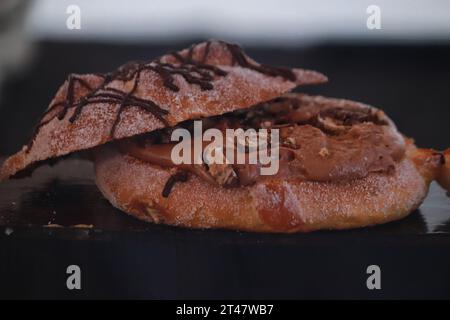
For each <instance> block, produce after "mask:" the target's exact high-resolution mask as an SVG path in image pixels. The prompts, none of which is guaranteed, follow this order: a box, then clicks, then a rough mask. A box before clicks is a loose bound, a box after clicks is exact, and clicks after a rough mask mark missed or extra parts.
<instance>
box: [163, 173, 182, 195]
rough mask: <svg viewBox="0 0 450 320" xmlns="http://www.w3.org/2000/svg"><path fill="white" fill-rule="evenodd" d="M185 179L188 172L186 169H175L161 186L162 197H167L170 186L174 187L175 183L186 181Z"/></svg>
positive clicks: (170, 189)
mask: <svg viewBox="0 0 450 320" xmlns="http://www.w3.org/2000/svg"><path fill="white" fill-rule="evenodd" d="M187 179H188V173H187V172H186V171H177V172H176V173H174V174H173V175H171V176H170V178H169V179H168V180H167V182H166V184H165V186H164V188H163V191H162V196H163V197H164V198H167V197H168V196H169V195H170V192H171V191H172V188H173V187H174V185H175V183H177V182H186V181H187Z"/></svg>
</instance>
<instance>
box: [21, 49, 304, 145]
mask: <svg viewBox="0 0 450 320" xmlns="http://www.w3.org/2000/svg"><path fill="white" fill-rule="evenodd" d="M212 43H213V42H212V41H208V42H206V44H205V47H204V50H203V55H202V57H201V59H199V61H197V60H194V59H193V55H194V50H195V48H196V47H197V46H196V45H194V46H191V47H190V48H189V49H188V51H187V54H184V55H183V54H181V53H179V52H171V53H170V55H171V56H172V57H174V58H175V59H176V60H177V61H178V63H176V64H171V63H167V62H162V58H160V59H157V60H154V61H151V62H148V63H142V62H136V61H133V62H129V63H127V64H125V65H123V66H121V67H120V68H118V70H116V71H115V72H112V73H107V74H96V75H97V76H98V77H101V78H102V81H101V83H100V84H99V85H98V86H97V87H95V88H93V87H92V86H91V85H90V84H89V83H88V82H87V81H86V80H84V79H83V78H81V77H79V76H76V75H70V76H69V78H68V85H67V93H66V96H65V99H64V100H63V101H59V102H56V103H54V104H52V105H51V106H50V107H49V108H48V109H47V110H46V111H45V112H44V114H43V115H42V117H41V118H40V121H39V123H38V125H37V126H36V127H35V129H34V131H33V133H32V136H31V138H30V140H29V142H28V145H27V149H26V152H29V151H30V150H31V148H32V146H33V143H34V140H35V138H36V136H37V134H38V133H39V130H40V128H41V127H43V126H44V125H46V124H47V123H49V122H50V121H52V120H53V119H54V118H57V119H58V120H63V119H64V118H65V116H66V115H67V112H68V111H69V109H72V108H75V110H74V112H73V114H72V116H71V117H70V118H69V122H70V123H74V122H75V121H76V120H77V119H78V118H79V116H80V115H81V113H82V111H83V108H84V107H85V106H87V105H90V104H95V103H109V104H118V106H119V107H118V111H117V114H116V118H115V120H114V122H113V124H112V126H111V130H110V137H111V138H113V137H114V133H115V130H116V127H117V125H118V123H119V122H120V119H121V114H122V112H123V111H124V110H126V109H127V107H130V106H133V107H137V108H140V109H141V110H144V111H146V112H148V113H151V114H152V115H153V116H155V117H156V118H157V119H158V120H159V121H161V122H162V123H163V124H164V125H165V126H166V127H167V126H169V124H168V122H167V120H166V119H165V116H166V115H167V114H168V111H167V110H166V109H164V108H162V107H160V106H158V105H157V104H156V103H155V102H153V101H152V100H149V99H143V98H139V97H137V96H136V95H135V93H136V91H137V89H138V88H139V83H140V79H141V73H142V71H144V70H151V71H153V72H155V73H157V74H158V75H159V76H160V77H161V79H162V81H163V84H164V86H165V87H166V88H168V89H169V90H172V91H174V92H178V91H179V90H180V88H179V87H178V86H177V85H176V84H175V78H174V76H175V75H180V76H181V77H183V78H184V79H185V81H186V82H188V83H190V84H194V85H198V86H199V87H200V88H201V90H212V89H213V88H214V86H213V84H212V81H213V80H214V78H215V77H217V76H218V77H224V76H226V75H227V72H225V71H224V70H222V69H220V68H218V67H217V66H214V65H211V64H207V63H206V61H207V59H208V55H209V54H210V48H211V44H212ZM215 43H220V44H221V45H225V46H226V48H227V49H228V51H229V52H230V54H231V56H232V65H235V64H236V63H237V64H238V65H240V66H241V67H244V68H248V69H252V70H255V71H257V72H260V73H262V74H265V75H268V76H281V77H283V78H285V79H287V80H291V81H295V80H296V76H295V74H294V73H293V72H292V70H290V69H288V68H281V67H270V66H267V65H262V64H260V65H258V64H255V63H251V62H250V61H249V60H248V59H247V57H246V55H245V53H244V51H243V50H242V48H240V47H239V46H238V45H236V44H230V43H226V42H215ZM114 80H120V81H124V82H126V81H131V80H133V81H134V84H133V87H132V89H131V90H130V91H129V92H124V91H121V90H118V89H115V88H110V87H108V84H109V83H111V82H112V81H114ZM76 86H81V87H83V88H84V89H86V90H88V94H86V95H85V96H84V97H81V98H79V99H78V100H77V99H76V97H75V93H76ZM50 114H51V115H50Z"/></svg>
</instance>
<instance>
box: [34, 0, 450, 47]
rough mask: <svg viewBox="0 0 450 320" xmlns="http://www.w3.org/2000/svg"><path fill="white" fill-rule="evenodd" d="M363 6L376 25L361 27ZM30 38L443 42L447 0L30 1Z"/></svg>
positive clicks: (448, 31) (449, 14)
mask: <svg viewBox="0 0 450 320" xmlns="http://www.w3.org/2000/svg"><path fill="white" fill-rule="evenodd" d="M69 5H77V6H79V8H80V9H81V30H69V29H68V28H67V27H66V19H67V17H68V15H67V14H66V8H67V6H69ZM369 5H377V6H378V7H379V8H380V9H381V30H369V29H368V28H367V26H366V20H367V17H368V14H367V13H366V9H367V7H368V6H369ZM27 31H28V32H29V35H30V36H31V37H32V38H33V39H39V40H40V39H61V40H67V41H71V40H94V41H109V42H111V41H112V42H170V41H173V40H176V39H184V38H220V39H228V40H233V41H238V42H241V43H250V44H263V45H271V44H275V45H302V44H304V45H307V44H312V43H317V42H323V41H342V40H344V41H353V40H354V41H361V40H364V41H369V42H370V41H376V42H379V41H381V42H383V41H395V42H402V41H404V42H423V41H426V42H442V41H448V40H449V39H450V1H448V0H396V1H392V0H371V1H366V0H345V1H344V0H316V1H310V0H309V1H307V0H277V1H265V0H226V1H219V0H216V1H214V0H191V1H187V0H153V1H152V0H130V1H125V0H36V1H35V2H34V3H33V5H32V8H31V10H30V13H29V17H28V21H27Z"/></svg>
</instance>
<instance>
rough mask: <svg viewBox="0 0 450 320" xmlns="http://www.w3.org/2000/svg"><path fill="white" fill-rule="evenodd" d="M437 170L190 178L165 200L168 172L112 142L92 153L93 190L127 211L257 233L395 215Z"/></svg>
mask: <svg viewBox="0 0 450 320" xmlns="http://www.w3.org/2000/svg"><path fill="white" fill-rule="evenodd" d="M409 148H411V149H414V148H415V147H414V146H412V145H410V146H409ZM436 168H437V166H435V167H433V168H431V166H430V167H428V168H418V167H417V166H416V164H415V161H414V159H412V158H410V157H406V158H405V159H404V160H402V161H401V162H400V163H398V165H397V167H396V168H395V171H394V173H393V174H386V173H371V174H369V175H368V176H367V177H366V178H363V179H356V180H351V181H342V182H311V181H301V180H298V179H297V180H295V179H287V180H280V179H278V180H270V181H261V182H260V183H257V184H256V185H253V186H250V187H241V188H235V189H225V188H221V187H216V186H213V185H211V184H209V183H207V182H205V181H203V180H201V179H199V178H198V177H197V176H195V175H190V176H189V180H188V181H187V182H184V183H178V184H176V185H175V187H174V188H173V190H172V192H171V194H170V196H169V197H168V198H164V197H162V195H161V190H162V189H163V187H164V184H165V182H166V181H167V179H168V178H169V176H170V175H171V173H173V172H174V171H173V169H166V168H162V167H158V166H154V165H151V164H149V163H146V162H142V161H140V160H138V159H135V158H133V157H130V156H128V155H124V154H121V153H119V152H118V151H116V149H115V148H114V146H106V147H101V148H99V149H97V150H96V151H95V170H96V182H97V185H98V187H99V189H100V190H101V191H102V193H103V194H104V196H105V197H106V198H107V199H108V200H109V201H110V202H111V203H112V204H113V205H114V206H115V207H117V208H119V209H121V210H123V211H125V212H127V213H128V214H130V215H132V216H134V217H136V218H139V219H141V220H145V221H148V222H154V223H163V224H169V225H175V226H184V227H189V228H224V229H234V230H245V231H255V232H283V233H292V232H308V231H313V230H319V229H348V228H356V227H364V226H369V225H374V224H380V223H385V222H389V221H392V220H397V219H400V218H402V217H404V216H406V215H408V214H409V213H411V212H412V211H413V210H414V209H416V208H417V207H418V206H419V205H420V203H421V202H422V201H423V199H424V198H425V196H426V194H427V191H428V186H429V183H430V182H431V180H430V178H431V177H432V176H433V175H434V174H435V173H434V171H436ZM130 177H131V178H130Z"/></svg>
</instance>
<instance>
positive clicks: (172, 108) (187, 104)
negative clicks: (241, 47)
mask: <svg viewBox="0 0 450 320" xmlns="http://www.w3.org/2000/svg"><path fill="white" fill-rule="evenodd" d="M206 45H207V44H206V43H201V44H198V45H196V46H194V47H193V48H194V49H193V51H192V54H193V56H192V58H193V59H194V60H200V59H202V58H203V56H204V53H205V47H206ZM187 53H188V50H187V49H185V50H182V51H180V54H182V55H186V54H187ZM247 59H248V61H253V60H251V59H250V58H248V57H247ZM160 61H162V62H170V63H176V62H177V61H176V59H175V58H174V57H173V56H172V55H165V56H163V57H161V58H160ZM204 62H205V63H207V64H211V65H214V66H219V67H220V68H221V69H222V70H224V71H226V72H227V75H226V76H223V77H216V78H215V79H214V80H213V81H212V83H213V85H214V88H213V89H212V90H202V89H201V88H200V87H199V86H198V85H195V84H189V83H187V82H186V80H185V79H184V78H183V77H181V76H179V75H175V84H176V85H177V86H178V87H179V91H178V92H175V91H172V90H169V89H168V88H167V87H165V85H164V83H163V80H162V78H161V76H160V75H158V74H157V73H155V72H154V71H151V70H144V71H142V73H141V75H140V85H139V86H138V87H137V89H136V91H135V92H134V94H133V95H134V96H136V97H139V98H142V99H146V100H147V99H149V100H151V101H153V102H154V103H156V104H157V105H158V106H161V107H162V108H164V109H166V110H168V111H169V114H168V115H167V116H166V120H167V122H168V124H169V125H170V126H173V125H176V124H177V123H179V122H181V121H184V120H188V119H194V118H198V117H208V116H212V115H220V114H223V113H226V112H230V111H233V110H237V109H244V108H248V107H250V106H252V105H255V104H257V103H260V102H263V101H267V100H271V99H273V98H275V97H278V96H280V95H281V94H283V93H285V92H287V91H289V90H291V89H293V88H294V87H296V86H298V85H303V84H315V83H321V82H325V81H326V77H325V76H324V75H322V74H320V73H318V72H314V71H308V70H302V69H292V71H293V72H294V74H295V75H296V80H295V81H289V80H286V79H285V78H282V77H279V76H277V77H275V76H269V75H266V74H264V73H261V72H257V71H254V70H251V69H249V68H244V67H241V66H239V65H236V64H235V61H233V58H232V55H231V53H230V51H229V50H228V49H227V46H226V44H225V43H223V42H218V41H214V42H211V43H210V45H209V49H208V55H207V56H206V60H205V61H204ZM74 76H75V77H78V78H79V79H81V80H82V81H84V82H85V83H86V84H88V85H89V86H91V87H92V88H95V87H97V86H99V84H101V82H102V80H103V79H104V77H102V76H99V75H94V74H88V75H72V77H74ZM133 84H134V79H131V80H129V81H122V80H114V81H112V82H111V83H109V84H108V85H107V88H113V89H118V90H121V91H124V92H129V91H130V90H131V88H132V87H133ZM68 86H69V82H68V81H66V82H65V83H64V84H63V85H62V86H61V88H60V89H59V90H58V92H57V93H56V96H55V97H54V99H53V101H52V103H51V104H50V105H52V104H54V103H60V102H63V101H65V100H66V98H67V92H68ZM73 92H74V102H77V101H80V99H81V98H82V97H85V96H86V95H87V94H88V93H89V92H90V90H88V89H87V88H86V87H85V86H83V85H82V84H81V83H80V82H79V81H78V82H77V83H75V85H74V90H73ZM118 109H119V103H94V104H89V105H87V106H85V107H84V108H83V110H82V112H81V114H80V117H79V118H78V119H77V120H76V121H74V122H73V123H71V122H70V121H69V119H70V118H71V116H72V115H73V114H74V112H75V108H71V109H69V110H68V112H67V114H66V115H65V117H64V118H63V119H62V120H59V119H58V118H53V119H52V120H51V121H50V122H49V123H47V124H45V125H44V126H42V127H41V128H40V131H39V132H38V134H37V136H36V137H35V139H34V143H33V146H32V148H31V149H30V150H28V151H29V152H27V150H26V149H27V147H26V146H24V147H23V148H22V150H21V151H19V152H18V153H16V154H15V155H13V156H11V157H10V158H8V159H7V160H6V161H5V162H4V163H3V164H2V165H1V167H0V181H1V180H3V179H7V178H9V177H11V176H13V175H15V174H16V173H17V172H19V171H21V170H23V169H25V168H27V167H28V166H30V165H31V164H33V163H35V162H38V161H42V160H46V159H49V158H54V157H58V156H62V155H66V154H69V153H71V152H75V151H79V150H84V149H89V148H92V147H95V146H98V145H101V144H104V143H106V142H108V141H111V140H113V139H119V138H124V137H130V136H134V135H138V134H142V133H145V132H150V131H153V130H156V129H159V128H162V127H164V124H163V123H162V122H161V121H159V120H158V119H157V118H156V117H155V116H154V115H152V114H151V113H149V112H146V111H144V110H142V109H140V108H136V107H134V106H130V107H129V108H126V109H125V110H124V111H123V113H121V116H120V119H119V122H118V123H117V127H116V130H115V131H114V134H113V136H111V135H110V131H111V127H112V126H113V123H114V121H115V118H116V115H117V114H118ZM58 111H59V110H58V109H55V112H51V113H50V114H49V115H47V117H44V119H43V120H46V119H48V118H51V117H52V116H54V115H55V113H57V112H58Z"/></svg>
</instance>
